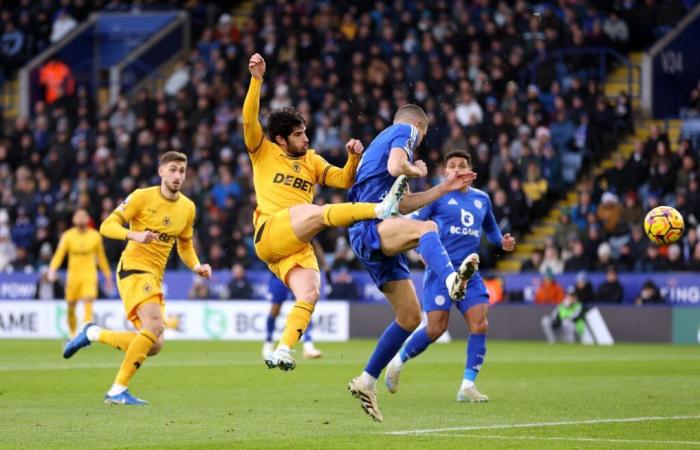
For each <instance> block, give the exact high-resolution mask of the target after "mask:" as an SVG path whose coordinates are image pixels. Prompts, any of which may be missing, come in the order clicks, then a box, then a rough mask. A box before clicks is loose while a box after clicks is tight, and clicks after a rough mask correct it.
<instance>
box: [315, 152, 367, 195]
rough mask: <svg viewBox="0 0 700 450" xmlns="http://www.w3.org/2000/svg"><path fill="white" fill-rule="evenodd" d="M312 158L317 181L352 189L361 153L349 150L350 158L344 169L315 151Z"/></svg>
mask: <svg viewBox="0 0 700 450" xmlns="http://www.w3.org/2000/svg"><path fill="white" fill-rule="evenodd" d="M312 158H313V159H312V161H313V164H314V171H315V172H316V181H317V183H319V184H322V185H324V186H330V187H334V188H339V189H350V187H351V186H352V185H353V183H355V175H356V174H357V166H358V165H359V164H360V155H356V154H354V153H350V152H348V160H347V161H346V162H345V165H344V166H343V168H342V169H341V168H340V167H336V166H334V165H332V164H330V163H329V162H328V161H326V160H325V159H324V158H323V157H322V156H320V155H318V154H317V153H314V154H313V156H312Z"/></svg>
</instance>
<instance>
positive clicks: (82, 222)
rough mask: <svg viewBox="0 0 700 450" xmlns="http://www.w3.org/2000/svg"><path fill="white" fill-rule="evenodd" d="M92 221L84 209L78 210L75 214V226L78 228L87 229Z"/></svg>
mask: <svg viewBox="0 0 700 450" xmlns="http://www.w3.org/2000/svg"><path fill="white" fill-rule="evenodd" d="M89 221H90V215H89V214H88V212H87V211H85V210H84V209H82V208H81V209H78V210H76V211H75V212H74V213H73V225H74V226H76V227H78V228H85V227H87V225H88V222H89Z"/></svg>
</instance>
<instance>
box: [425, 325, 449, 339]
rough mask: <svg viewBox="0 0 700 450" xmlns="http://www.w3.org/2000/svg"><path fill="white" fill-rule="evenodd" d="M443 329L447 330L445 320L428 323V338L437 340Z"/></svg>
mask: <svg viewBox="0 0 700 450" xmlns="http://www.w3.org/2000/svg"><path fill="white" fill-rule="evenodd" d="M445 331H447V322H446V321H445V322H443V321H440V322H437V323H429V324H428V327H427V328H426V333H428V338H430V340H431V341H435V340H437V339H438V338H439V337H440V336H442V335H443V334H444V333H445Z"/></svg>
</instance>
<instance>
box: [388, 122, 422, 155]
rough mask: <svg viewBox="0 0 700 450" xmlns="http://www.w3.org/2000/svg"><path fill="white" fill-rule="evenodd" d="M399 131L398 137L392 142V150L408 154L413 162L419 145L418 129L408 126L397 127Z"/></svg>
mask: <svg viewBox="0 0 700 450" xmlns="http://www.w3.org/2000/svg"><path fill="white" fill-rule="evenodd" d="M397 129H398V130H399V131H398V132H397V133H396V136H394V138H393V139H392V140H391V148H400V149H402V150H403V151H404V152H406V156H408V160H409V161H413V152H414V151H415V149H416V146H417V144H418V128H416V127H414V126H413V125H410V124H406V125H404V126H401V127H397Z"/></svg>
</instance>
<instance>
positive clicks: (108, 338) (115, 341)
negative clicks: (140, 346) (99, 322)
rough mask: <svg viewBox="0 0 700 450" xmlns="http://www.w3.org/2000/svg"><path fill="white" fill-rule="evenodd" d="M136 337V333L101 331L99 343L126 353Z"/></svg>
mask: <svg viewBox="0 0 700 450" xmlns="http://www.w3.org/2000/svg"><path fill="white" fill-rule="evenodd" d="M135 337H136V333H134V332H133V331H112V330H102V331H100V336H99V337H98V338H97V341H98V342H102V343H103V344H107V345H109V346H110V347H112V348H116V349H117V350H121V351H123V352H125V351H126V349H127V348H129V344H131V341H133V340H134V338H135Z"/></svg>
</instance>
